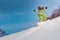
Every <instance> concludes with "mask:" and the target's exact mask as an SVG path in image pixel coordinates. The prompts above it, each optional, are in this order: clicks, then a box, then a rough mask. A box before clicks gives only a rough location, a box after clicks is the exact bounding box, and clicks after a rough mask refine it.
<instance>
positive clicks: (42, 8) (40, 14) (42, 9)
mask: <svg viewBox="0 0 60 40" xmlns="http://www.w3.org/2000/svg"><path fill="white" fill-rule="evenodd" d="M45 9H47V7H45V8H44V7H43V6H39V7H38V8H37V10H34V12H36V11H37V12H38V16H39V22H42V17H44V21H46V19H47V18H46V15H45V14H44V13H43V11H45Z"/></svg>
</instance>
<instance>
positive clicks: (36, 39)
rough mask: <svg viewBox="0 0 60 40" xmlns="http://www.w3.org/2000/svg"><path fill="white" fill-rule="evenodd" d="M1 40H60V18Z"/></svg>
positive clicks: (0, 38)
mask: <svg viewBox="0 0 60 40" xmlns="http://www.w3.org/2000/svg"><path fill="white" fill-rule="evenodd" d="M0 40H60V17H58V18H55V19H53V20H48V21H46V22H41V23H39V22H38V26H36V27H32V28H30V29H27V30H24V31H22V32H18V33H14V34H11V35H7V36H4V37H0Z"/></svg>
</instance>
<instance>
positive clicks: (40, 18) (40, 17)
mask: <svg viewBox="0 0 60 40" xmlns="http://www.w3.org/2000/svg"><path fill="white" fill-rule="evenodd" d="M38 16H39V22H42V16H41V14H40V15H38Z"/></svg>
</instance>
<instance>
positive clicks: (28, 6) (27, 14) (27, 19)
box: [0, 0, 60, 33]
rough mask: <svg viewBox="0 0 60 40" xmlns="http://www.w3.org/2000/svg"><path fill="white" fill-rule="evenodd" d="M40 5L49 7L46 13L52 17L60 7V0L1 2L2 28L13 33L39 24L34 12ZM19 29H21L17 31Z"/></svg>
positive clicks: (9, 0)
mask: <svg viewBox="0 0 60 40" xmlns="http://www.w3.org/2000/svg"><path fill="white" fill-rule="evenodd" d="M40 5H43V6H47V7H48V9H47V11H46V12H44V13H45V14H46V15H47V16H50V15H51V14H52V11H53V10H54V9H56V8H58V6H59V5H60V0H0V28H1V29H3V30H6V31H7V32H8V31H11V33H13V32H15V31H20V30H21V29H25V28H28V27H30V25H31V26H32V25H35V24H36V23H37V22H38V16H37V13H35V12H33V10H34V9H36V8H37V7H38V6H40ZM16 24H17V25H16ZM18 24H19V25H18ZM7 25H8V26H7ZM13 25H14V26H15V27H14V26H13ZM21 25H22V26H21ZM25 25H26V26H25ZM27 25H28V27H27ZM7 27H8V28H7ZM17 27H18V28H20V29H19V30H16V28H17ZM21 27H22V28H21ZM24 27H25V28H24ZM11 28H12V29H11ZM18 28H17V29H18ZM8 33H10V32H8Z"/></svg>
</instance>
